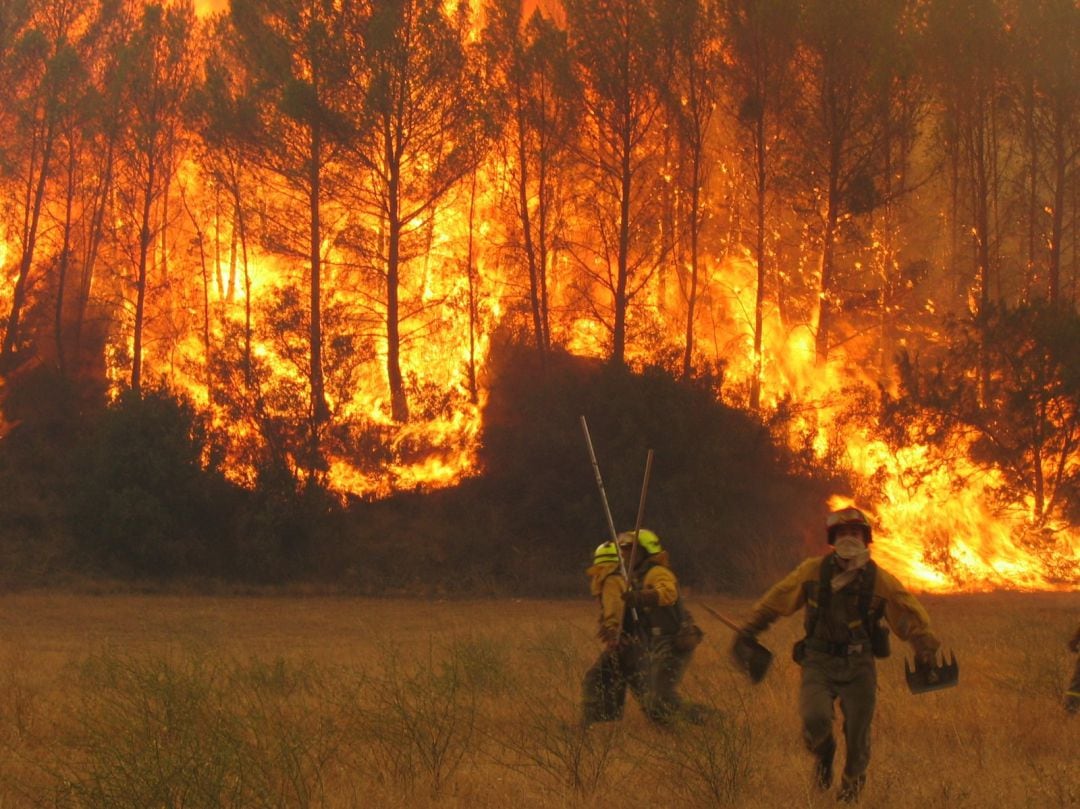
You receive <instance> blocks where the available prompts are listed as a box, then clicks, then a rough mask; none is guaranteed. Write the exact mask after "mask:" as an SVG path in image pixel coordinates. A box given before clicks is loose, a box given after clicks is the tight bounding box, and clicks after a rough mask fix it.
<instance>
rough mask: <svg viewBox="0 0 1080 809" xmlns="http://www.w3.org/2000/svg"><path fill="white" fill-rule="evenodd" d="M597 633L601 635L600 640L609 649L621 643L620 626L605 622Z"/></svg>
mask: <svg viewBox="0 0 1080 809" xmlns="http://www.w3.org/2000/svg"><path fill="white" fill-rule="evenodd" d="M596 634H597V636H599V638H600V642H601V643H603V644H604V646H606V647H607V648H609V649H612V648H614V647H616V646H618V645H619V628H618V627H617V626H610V625H608V624H604V625H603V626H601V627H600V631H599V632H597V633H596Z"/></svg>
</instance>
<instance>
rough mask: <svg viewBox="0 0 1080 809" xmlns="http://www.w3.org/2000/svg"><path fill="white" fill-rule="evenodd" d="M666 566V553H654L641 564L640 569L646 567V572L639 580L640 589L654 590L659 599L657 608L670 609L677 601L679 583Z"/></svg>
mask: <svg viewBox="0 0 1080 809" xmlns="http://www.w3.org/2000/svg"><path fill="white" fill-rule="evenodd" d="M668 564H669V563H668V553H667V551H660V553H654V554H653V555H652V556H650V557H648V558H647V559H646V560H645V561H644V562H642V567H648V570H646V571H645V576H644V578H643V579H642V580H641V589H642V590H656V592H657V593H658V594H659V597H660V602H659V604H657V606H659V607H670V606H671V605H672V604H674V603H675V602H676V601H678V600H679V581H678V579H676V578H675V574H674V573H673V572H672V571H671V568H670V567H668ZM650 565H651V566H650Z"/></svg>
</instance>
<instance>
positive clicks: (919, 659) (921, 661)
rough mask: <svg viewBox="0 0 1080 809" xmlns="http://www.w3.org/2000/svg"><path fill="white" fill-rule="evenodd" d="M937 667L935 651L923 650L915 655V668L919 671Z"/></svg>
mask: <svg viewBox="0 0 1080 809" xmlns="http://www.w3.org/2000/svg"><path fill="white" fill-rule="evenodd" d="M936 665H937V651H936V650H933V651H931V650H929V649H923V650H922V651H921V652H916V653H915V667H916V668H920V669H930V668H933V667H934V666H936Z"/></svg>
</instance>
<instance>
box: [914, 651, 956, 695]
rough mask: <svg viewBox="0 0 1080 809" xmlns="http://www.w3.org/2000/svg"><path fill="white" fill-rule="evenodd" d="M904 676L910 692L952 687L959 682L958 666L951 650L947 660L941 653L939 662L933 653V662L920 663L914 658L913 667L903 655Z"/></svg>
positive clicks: (918, 692) (916, 692)
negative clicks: (946, 660)
mask: <svg viewBox="0 0 1080 809" xmlns="http://www.w3.org/2000/svg"><path fill="white" fill-rule="evenodd" d="M904 677H905V678H906V679H907V687H908V690H909V691H911V693H912V694H925V693H926V692H928V691H939V690H941V689H942V688H952V687H953V686H954V685H956V684H957V683H959V682H960V666H959V665H958V664H957V662H956V655H954V654H953V653H952V652H949V661H948V662H945V655H944V654H942V656H941V663H940V664H939V663H938V662H937V654H936V653H935V654H934V662H933V663H920V662H919V661H918V660H916V661H915V668H914V669H913V668H912V667H911V665H910V664H909V663H908V659H907V658H906V657H905V658H904Z"/></svg>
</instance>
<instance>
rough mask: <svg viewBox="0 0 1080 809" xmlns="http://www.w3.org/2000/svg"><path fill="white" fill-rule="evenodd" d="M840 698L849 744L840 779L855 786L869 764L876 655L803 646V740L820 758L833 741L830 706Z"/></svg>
mask: <svg viewBox="0 0 1080 809" xmlns="http://www.w3.org/2000/svg"><path fill="white" fill-rule="evenodd" d="M838 699H839V700H840V710H841V712H842V713H843V715H844V740H845V742H846V745H847V761H846V763H845V765H844V782H845V784H858V783H860V782H861V781H862V780H863V779H864V778H865V776H866V768H867V766H868V765H869V764H870V723H871V721H872V720H873V718H874V705H875V702H876V699H877V670H876V667H875V666H874V658H873V656H872V655H871V654H870V653H869V651H867V652H865V653H863V654H858V655H848V656H835V655H830V654H826V653H825V652H818V651H813V650H807V652H806V658H805V659H804V660H803V664H802V687H801V688H800V690H799V713H800V714H801V715H802V722H803V739H804V740H805V741H806V747H807V749H809V750H810V752H812V753H814V755H818V756H820V755H821V753H822V751H824V750H826V749H828V747H829V745H830V743H832V741H833V718H834V716H835V714H834V712H833V704H834V703H835V701H836V700H838Z"/></svg>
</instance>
